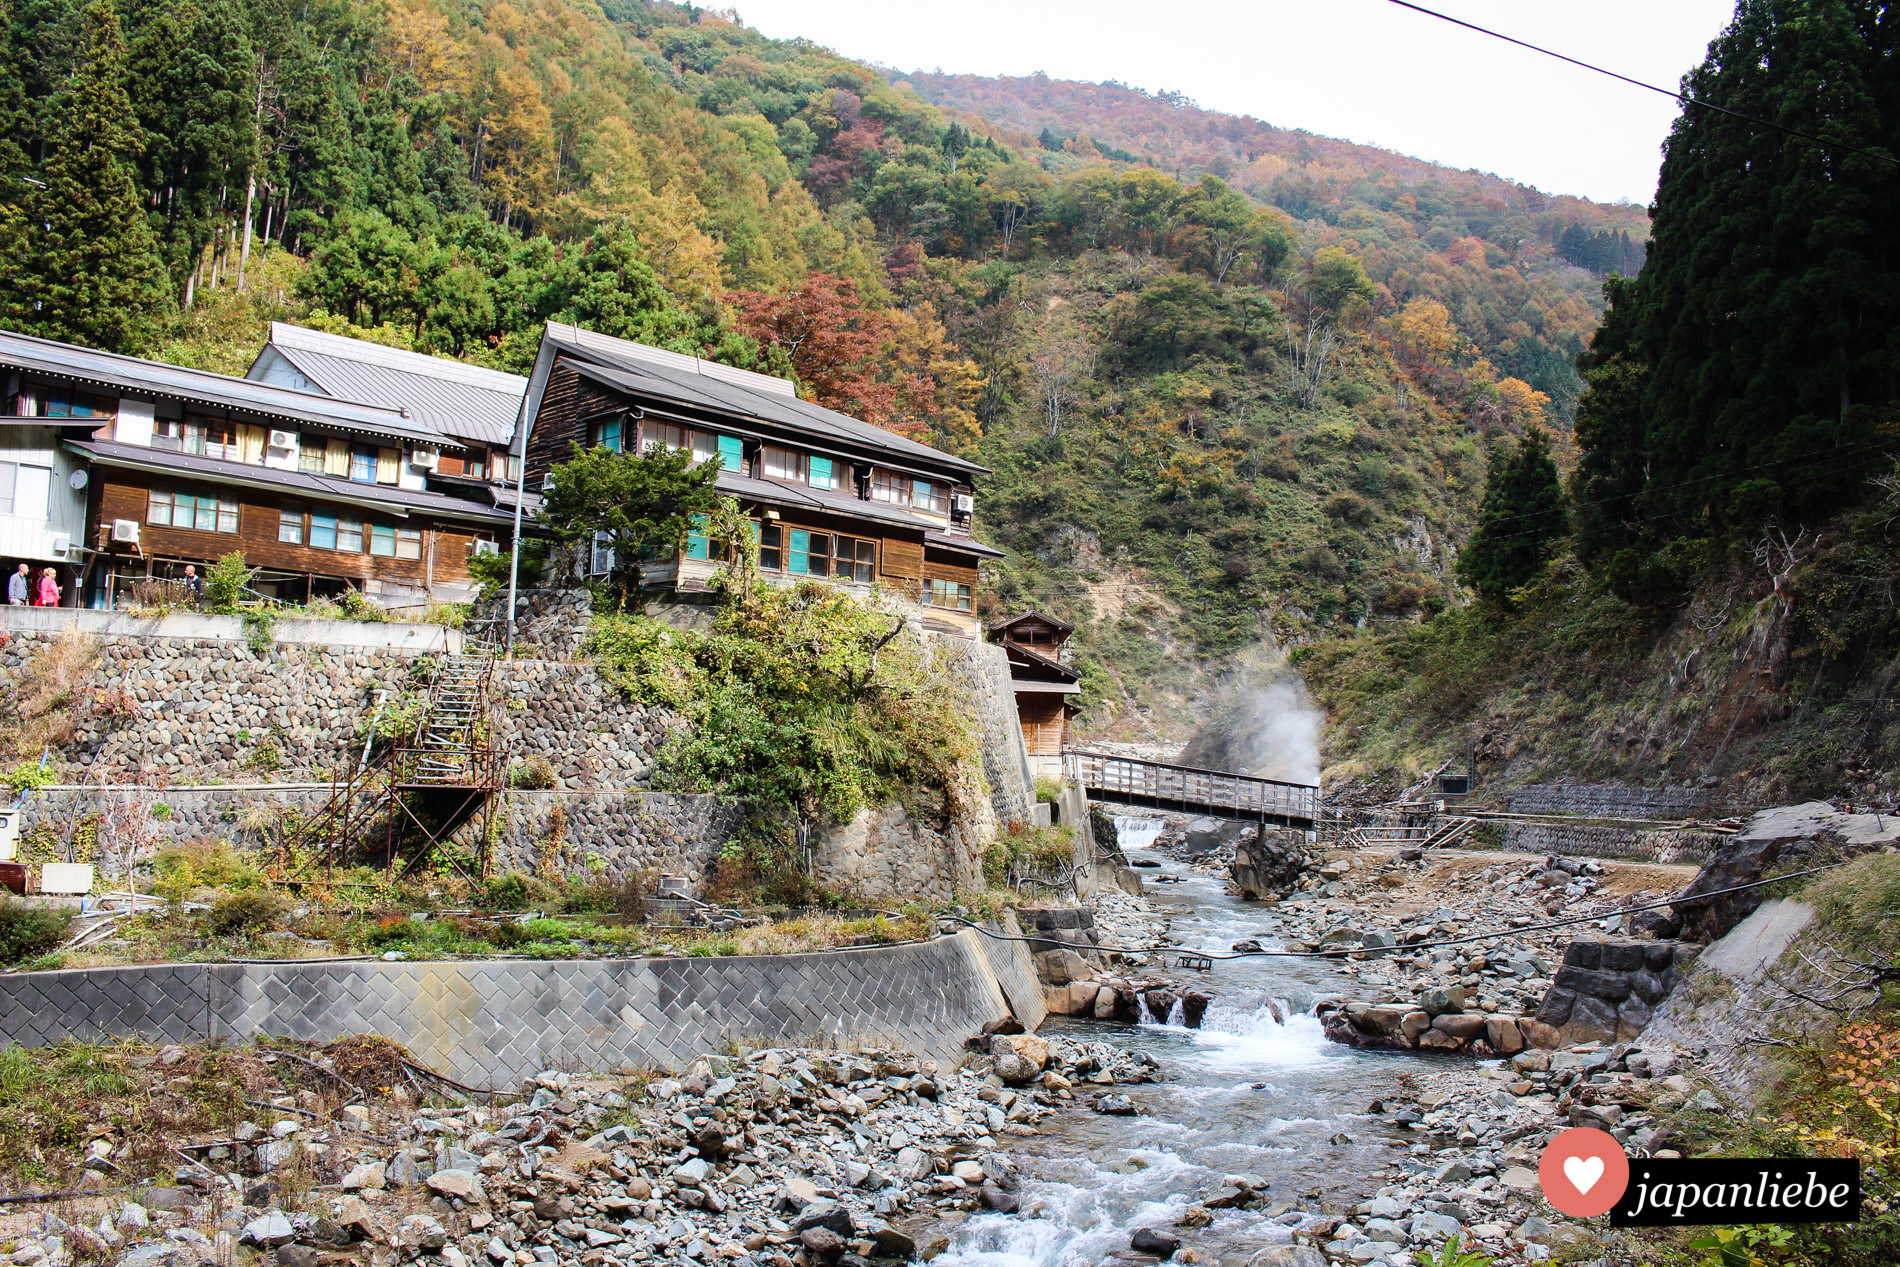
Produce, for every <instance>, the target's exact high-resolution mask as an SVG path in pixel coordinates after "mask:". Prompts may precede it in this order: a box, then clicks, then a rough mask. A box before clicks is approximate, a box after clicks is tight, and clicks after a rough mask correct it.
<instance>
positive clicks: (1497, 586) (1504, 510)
mask: <svg viewBox="0 0 1900 1267" xmlns="http://www.w3.org/2000/svg"><path fill="white" fill-rule="evenodd" d="M1565 530H1566V524H1565V505H1564V490H1563V483H1562V481H1561V480H1560V479H1559V478H1558V476H1557V464H1556V463H1555V462H1553V461H1551V458H1550V436H1549V434H1548V433H1547V432H1545V431H1544V429H1543V428H1541V427H1531V428H1529V429H1527V430H1526V431H1525V432H1524V434H1523V435H1522V436H1520V437H1519V438H1518V442H1517V445H1516V447H1515V448H1513V449H1512V450H1511V451H1510V452H1509V454H1508V455H1506V454H1505V453H1504V452H1503V449H1502V446H1500V449H1499V451H1498V452H1497V453H1496V454H1495V455H1494V456H1493V457H1492V459H1491V474H1490V477H1489V478H1488V479H1487V480H1486V482H1485V486H1484V505H1483V506H1482V508H1481V509H1480V510H1479V512H1478V530H1477V532H1476V533H1474V534H1473V535H1472V538H1471V543H1470V544H1469V545H1467V546H1466V547H1465V548H1464V549H1463V550H1461V551H1460V552H1459V554H1458V579H1459V580H1461V581H1463V582H1464V583H1465V584H1466V585H1469V586H1470V587H1471V588H1472V589H1474V590H1477V591H1478V593H1479V594H1481V595H1483V596H1484V597H1485V598H1488V599H1492V600H1494V601H1495V600H1499V599H1503V598H1505V597H1507V596H1508V595H1509V594H1510V592H1511V591H1512V590H1515V589H1518V588H1520V587H1522V586H1525V585H1528V584H1530V583H1531V582H1532V581H1534V580H1536V579H1537V577H1538V575H1539V574H1540V573H1541V572H1542V571H1543V569H1544V564H1545V562H1546V561H1547V560H1548V559H1549V558H1550V554H1551V550H1552V548H1553V547H1554V546H1555V545H1556V543H1557V542H1558V541H1559V540H1561V539H1562V538H1563V536H1564V533H1565Z"/></svg>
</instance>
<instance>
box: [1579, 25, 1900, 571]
mask: <svg viewBox="0 0 1900 1267" xmlns="http://www.w3.org/2000/svg"><path fill="white" fill-rule="evenodd" d="M1897 46H1900V16H1896V14H1895V11H1894V10H1893V9H1892V7H1891V6H1889V5H1887V4H1885V3H1881V2H1878V0H1742V3H1741V4H1740V5H1739V6H1738V8H1737V9H1736V14H1735V19H1734V21H1733V23H1732V24H1731V25H1730V26H1729V27H1728V28H1727V30H1725V31H1724V32H1723V33H1722V35H1721V36H1720V37H1719V38H1717V39H1716V41H1715V42H1714V43H1713V44H1712V45H1711V47H1710V56H1709V58H1708V60H1707V61H1706V62H1704V63H1703V64H1702V65H1701V66H1699V67H1697V68H1696V69H1695V70H1694V71H1693V72H1691V74H1690V75H1689V76H1688V77H1687V79H1686V80H1685V88H1686V91H1687V92H1688V93H1689V94H1690V95H1691V96H1693V97H1694V98H1695V99H1697V100H1700V101H1706V102H1710V103H1712V104H1718V105H1722V106H1726V107H1728V108H1729V109H1731V110H1735V111H1738V112H1740V113H1743V114H1746V115H1750V116H1754V117H1757V118H1764V119H1771V120H1774V121H1776V122H1779V123H1782V124H1785V125H1786V126H1788V127H1792V128H1798V129H1800V130H1802V131H1804V132H1807V133H1809V134H1811V135H1816V136H1819V137H1822V138H1825V139H1826V140H1827V141H1831V142H1835V143H1836V144H1834V145H1828V144H1822V143H1819V142H1816V141H1809V140H1804V139H1802V138H1801V137H1798V136H1792V135H1790V134H1788V133H1786V132H1782V131H1778V130H1775V129H1772V128H1766V127H1762V126H1760V125H1758V124H1755V123H1752V122H1749V121H1748V120H1747V119H1738V118H1734V117H1732V116H1729V115H1724V114H1719V113H1716V112H1715V111H1712V110H1704V109H1695V108H1686V109H1684V111H1683V112H1682V115H1681V117H1680V118H1679V119H1678V121H1677V122H1676V125H1675V127H1674V129H1673V131H1672V132H1671V134H1670V137H1669V139H1668V142H1667V144H1666V146H1665V151H1664V158H1663V165H1662V171H1661V176H1660V180H1659V183H1658V187H1657V192H1656V202H1655V206H1654V209H1653V214H1654V226H1655V228H1654V236H1653V237H1652V239H1651V241H1650V244H1649V253H1648V261H1647V263H1646V264H1645V266H1644V268H1643V272H1642V274H1641V277H1640V278H1639V279H1636V280H1628V281H1625V280H1613V281H1612V282H1610V283H1609V284H1608V285H1607V286H1606V287H1605V293H1606V295H1607V297H1608V299H1609V300H1610V305H1611V306H1610V309H1609V311H1608V312H1607V313H1606V315H1605V317H1604V319H1603V322H1602V326H1601V329H1600V330H1599V331H1598V333H1597V337H1596V341H1595V344H1594V346H1593V347H1592V349H1591V352H1590V354H1589V356H1588V357H1587V358H1585V359H1584V360H1583V361H1582V362H1581V365H1582V368H1583V371H1584V377H1585V378H1586V379H1587V381H1588V382H1589V384H1590V391H1589V393H1588V394H1587V395H1586V396H1585V397H1584V399H1583V402H1582V404H1581V406H1580V407H1579V410H1578V414H1577V423H1576V437H1577V441H1578V444H1579V446H1580V448H1581V450H1582V456H1581V460H1580V463H1579V467H1578V472H1577V476H1576V480H1575V493H1576V497H1577V500H1578V502H1579V504H1580V508H1581V512H1582V513H1581V523H1580V525H1579V527H1580V536H1579V545H1580V548H1581V550H1582V553H1583V554H1584V556H1585V558H1586V559H1587V560H1590V561H1593V562H1595V563H1598V564H1601V565H1602V566H1604V567H1605V568H1606V569H1607V570H1608V571H1609V573H1610V574H1611V578H1612V580H1613V582H1615V583H1616V584H1617V587H1618V588H1619V589H1620V590H1622V591H1623V592H1624V593H1625V594H1626V596H1631V597H1640V596H1643V595H1645V594H1650V593H1653V592H1654V591H1656V590H1657V589H1658V588H1659V587H1660V588H1666V583H1667V579H1668V578H1667V576H1666V573H1667V570H1668V569H1667V566H1666V563H1665V562H1664V561H1663V559H1660V558H1659V557H1658V556H1659V555H1662V556H1665V557H1666V556H1667V554H1668V545H1669V543H1670V542H1671V541H1672V540H1675V539H1680V538H1685V537H1689V538H1694V537H1711V536H1714V537H1721V536H1724V535H1730V534H1741V533H1748V532H1752V531H1756V530H1758V529H1759V526H1760V524H1761V523H1762V521H1763V520H1764V519H1765V518H1767V517H1769V516H1771V515H1776V514H1782V515H1787V516H1791V517H1798V516H1802V515H1814V514H1825V513H1827V512H1829V511H1831V510H1833V509H1834V508H1836V507H1838V506H1839V504H1840V502H1841V500H1842V498H1843V496H1852V495H1853V494H1852V491H1851V490H1852V489H1853V488H1854V487H1855V486H1857V485H1859V484H1860V483H1861V480H1860V479H1859V478H1858V477H1859V475H1860V474H1861V473H1862V472H1865V471H1867V470H1869V469H1872V468H1873V467H1875V466H1876V465H1877V461H1878V460H1877V457H1876V455H1875V453H1873V452H1872V451H1871V449H1870V447H1869V445H1870V442H1871V441H1872V440H1873V439H1874V436H1875V427H1876V423H1877V419H1878V418H1879V417H1881V416H1882V415H1883V413H1885V412H1887V411H1888V410H1890V408H1891V406H1892V405H1893V404H1894V402H1895V400H1896V396H1897V395H1900V249H1897V244H1900V166H1896V165H1895V164H1893V163H1891V162H1883V161H1881V160H1880V159H1878V158H1870V157H1866V156H1864V155H1861V154H1855V153H1851V152H1849V150H1848V149H1847V148H1845V147H1853V148H1855V149H1860V150H1866V151H1870V152H1871V153H1873V154H1900V48H1897Z"/></svg>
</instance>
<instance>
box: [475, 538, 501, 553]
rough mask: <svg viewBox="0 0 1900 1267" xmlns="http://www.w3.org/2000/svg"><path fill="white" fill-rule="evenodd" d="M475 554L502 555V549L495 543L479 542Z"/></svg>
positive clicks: (476, 544)
mask: <svg viewBox="0 0 1900 1267" xmlns="http://www.w3.org/2000/svg"><path fill="white" fill-rule="evenodd" d="M475 553H476V554H500V553H501V547H500V546H499V545H497V544H495V543H494V542H493V541H477V542H476V543H475Z"/></svg>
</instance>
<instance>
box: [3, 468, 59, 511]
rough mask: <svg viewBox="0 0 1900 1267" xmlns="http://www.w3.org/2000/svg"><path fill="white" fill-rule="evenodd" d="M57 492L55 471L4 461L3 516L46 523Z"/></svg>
mask: <svg viewBox="0 0 1900 1267" xmlns="http://www.w3.org/2000/svg"><path fill="white" fill-rule="evenodd" d="M52 489H53V470H52V468H51V467H47V466H24V465H18V464H15V463H13V462H0V515H20V516H22V517H24V518H27V519H37V520H44V519H45V518H46V513H47V501H48V497H49V496H50V494H51V493H52Z"/></svg>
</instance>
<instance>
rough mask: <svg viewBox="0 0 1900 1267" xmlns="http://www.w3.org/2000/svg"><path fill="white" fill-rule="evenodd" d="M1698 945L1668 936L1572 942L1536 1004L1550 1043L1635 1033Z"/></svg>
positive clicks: (1615, 1038)
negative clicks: (1552, 1033) (1552, 1032)
mask: <svg viewBox="0 0 1900 1267" xmlns="http://www.w3.org/2000/svg"><path fill="white" fill-rule="evenodd" d="M1701 949H1702V948H1701V947H1700V946H1695V945H1692V944H1690V943H1688V942H1674V941H1573V942H1571V943H1570V946H1569V948H1568V949H1567V950H1565V951H1564V962H1563V966H1562V967H1561V968H1559V969H1558V970H1557V976H1556V978H1555V979H1554V981H1553V982H1552V984H1551V987H1550V989H1549V990H1548V991H1546V992H1545V994H1544V1001H1543V1003H1542V1005H1541V1006H1539V1007H1538V1009H1537V1020H1538V1023H1539V1024H1542V1025H1547V1026H1549V1027H1551V1029H1553V1030H1555V1031H1556V1038H1557V1041H1556V1042H1555V1043H1546V1044H1540V1045H1543V1046H1556V1045H1559V1044H1565V1045H1567V1044H1571V1043H1587V1042H1591V1041H1596V1042H1604V1043H1613V1042H1617V1041H1618V1040H1628V1039H1632V1038H1634V1037H1636V1035H1638V1034H1640V1033H1641V1032H1642V1031H1643V1028H1644V1027H1645V1026H1647V1025H1648V1024H1649V1021H1650V1017H1651V1016H1652V1015H1653V1014H1654V1010H1655V1008H1656V1006H1657V1005H1658V1004H1660V1003H1661V1002H1662V1001H1663V1000H1664V999H1665V998H1667V997H1669V993H1670V991H1672V990H1674V989H1675V988H1676V983H1677V982H1678V981H1679V980H1681V978H1682V975H1683V973H1684V972H1685V971H1686V970H1687V968H1688V966H1689V964H1690V963H1691V962H1693V961H1694V959H1695V957H1696V956H1697V955H1698V954H1700V953H1701Z"/></svg>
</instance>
